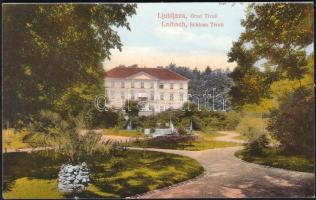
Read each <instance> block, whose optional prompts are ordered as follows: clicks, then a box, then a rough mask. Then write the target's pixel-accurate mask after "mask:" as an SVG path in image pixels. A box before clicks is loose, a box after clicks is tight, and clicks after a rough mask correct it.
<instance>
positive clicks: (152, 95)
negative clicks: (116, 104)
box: [111, 90, 183, 101]
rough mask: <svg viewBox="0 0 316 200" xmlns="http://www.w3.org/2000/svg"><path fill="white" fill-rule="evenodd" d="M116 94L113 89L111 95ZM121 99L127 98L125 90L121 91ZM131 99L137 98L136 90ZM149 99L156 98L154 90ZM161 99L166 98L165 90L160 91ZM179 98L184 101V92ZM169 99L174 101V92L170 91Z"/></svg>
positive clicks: (132, 92)
mask: <svg viewBox="0 0 316 200" xmlns="http://www.w3.org/2000/svg"><path fill="white" fill-rule="evenodd" d="M114 96H115V91H114V90H112V91H111V97H112V98H114ZM121 99H125V92H124V91H121ZM131 99H132V100H134V99H135V91H134V90H132V91H131ZM149 99H150V100H154V99H155V95H154V92H151V93H150V97H149ZM159 99H160V100H165V95H164V93H163V92H160V96H159ZM179 99H180V101H183V93H180V94H179ZM169 100H170V101H173V100H174V94H173V93H170V94H169Z"/></svg>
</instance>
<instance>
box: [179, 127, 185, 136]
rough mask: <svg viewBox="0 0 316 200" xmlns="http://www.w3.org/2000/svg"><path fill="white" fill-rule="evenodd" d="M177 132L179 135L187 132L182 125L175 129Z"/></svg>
mask: <svg viewBox="0 0 316 200" xmlns="http://www.w3.org/2000/svg"><path fill="white" fill-rule="evenodd" d="M177 133H178V134H179V135H186V134H187V130H186V129H185V128H184V127H182V126H180V127H178V129H177Z"/></svg>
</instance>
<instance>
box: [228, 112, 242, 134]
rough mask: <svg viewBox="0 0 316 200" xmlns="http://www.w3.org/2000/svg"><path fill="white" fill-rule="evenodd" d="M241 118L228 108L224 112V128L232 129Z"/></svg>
mask: <svg viewBox="0 0 316 200" xmlns="http://www.w3.org/2000/svg"><path fill="white" fill-rule="evenodd" d="M240 120H241V115H240V114H239V113H238V112H236V111H234V110H230V111H228V112H227V114H226V119H225V123H226V124H225V129H226V130H234V129H236V127H237V126H238V124H239V122H240Z"/></svg>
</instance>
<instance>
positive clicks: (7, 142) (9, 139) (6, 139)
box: [2, 129, 30, 149]
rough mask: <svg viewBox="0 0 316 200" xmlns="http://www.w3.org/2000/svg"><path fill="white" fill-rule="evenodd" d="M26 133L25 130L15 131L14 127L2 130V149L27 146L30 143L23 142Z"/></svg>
mask: <svg viewBox="0 0 316 200" xmlns="http://www.w3.org/2000/svg"><path fill="white" fill-rule="evenodd" d="M27 134H28V133H27V132H26V131H20V132H15V131H14V129H4V130H2V149H5V148H7V149H21V148H29V147H30V145H29V144H28V143H24V142H23V138H24V137H25V136H26V135H27Z"/></svg>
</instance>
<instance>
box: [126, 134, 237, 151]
mask: <svg viewBox="0 0 316 200" xmlns="http://www.w3.org/2000/svg"><path fill="white" fill-rule="evenodd" d="M195 133H196V134H197V135H198V139H197V140H195V141H193V142H192V143H179V142H178V143H171V142H165V141H150V140H141V141H135V142H133V143H130V144H129V146H135V147H145V148H162V149H179V150H190V151H200V150H206V149H214V148H222V147H231V146H239V145H240V144H238V143H234V142H223V141H215V140H214V139H215V138H216V137H218V136H223V135H224V134H221V133H203V132H195Z"/></svg>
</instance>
